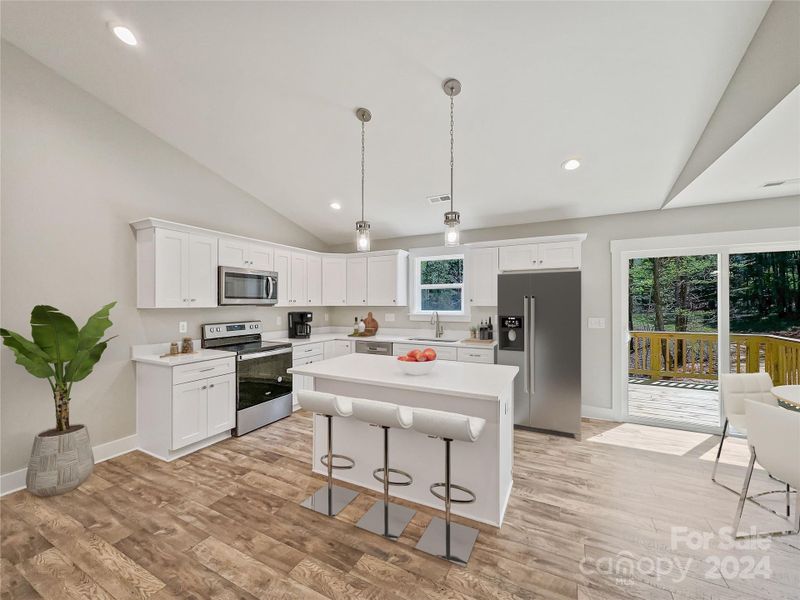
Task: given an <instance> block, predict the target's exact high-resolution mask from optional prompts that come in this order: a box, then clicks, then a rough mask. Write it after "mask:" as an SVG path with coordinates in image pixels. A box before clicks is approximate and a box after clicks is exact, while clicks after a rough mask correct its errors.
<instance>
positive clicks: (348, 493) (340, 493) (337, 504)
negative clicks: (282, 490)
mask: <svg viewBox="0 0 800 600" xmlns="http://www.w3.org/2000/svg"><path fill="white" fill-rule="evenodd" d="M325 417H326V418H327V419H328V454H327V455H326V456H322V457H320V460H319V461H320V462H321V463H322V464H323V465H325V466H326V467H328V485H326V486H325V487H321V488H319V489H318V490H317V491H316V492H314V494H313V495H311V496H309V497H308V498H306V499H305V500H303V501H302V502H301V503H300V506H302V507H304V508H310V509H311V510H313V511H315V512H318V513H321V514H323V515H327V516H329V517H332V516H334V515H337V514H339V512H341V510H342V509H343V508H344V507H345V506H347V505H348V504H350V502H352V501H353V499H354V498H355V497H356V496H358V492H355V491H353V490H351V489H349V488H345V487H341V486H338V485H333V470H334V469H352V468H353V467H354V466H355V464H356V463H355V461H354V460H353V459H352V458H350V457H349V456H343V455H342V454H334V453H333V418H332V417H331V415H325ZM334 458H339V459H342V460H344V461H347V463H348V464H344V465H335V464H333V459H334Z"/></svg>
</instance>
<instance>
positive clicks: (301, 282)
mask: <svg viewBox="0 0 800 600" xmlns="http://www.w3.org/2000/svg"><path fill="white" fill-rule="evenodd" d="M289 278H290V280H291V285H290V287H289V290H290V291H289V304H291V305H292V306H297V305H301V306H307V305H308V304H309V302H308V255H307V254H305V253H303V252H292V267H291V273H290V275H289Z"/></svg>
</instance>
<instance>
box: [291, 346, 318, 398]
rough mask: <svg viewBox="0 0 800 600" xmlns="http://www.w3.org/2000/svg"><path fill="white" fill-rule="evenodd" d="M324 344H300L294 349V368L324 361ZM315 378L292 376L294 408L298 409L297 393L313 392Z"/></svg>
mask: <svg viewBox="0 0 800 600" xmlns="http://www.w3.org/2000/svg"><path fill="white" fill-rule="evenodd" d="M323 352H324V344H323V343H313V344H298V345H296V346H294V347H293V348H292V366H293V367H298V366H300V365H307V364H309V363H313V362H317V361H320V360H323V359H324V358H325V357H324V353H323ZM313 389H314V378H313V377H308V376H307V375H292V406H293V407H297V392H299V391H301V390H313Z"/></svg>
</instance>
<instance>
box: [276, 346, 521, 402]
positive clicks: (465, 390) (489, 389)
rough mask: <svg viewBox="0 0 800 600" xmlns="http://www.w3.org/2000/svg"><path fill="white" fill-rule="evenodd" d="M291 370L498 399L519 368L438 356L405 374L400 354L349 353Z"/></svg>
mask: <svg viewBox="0 0 800 600" xmlns="http://www.w3.org/2000/svg"><path fill="white" fill-rule="evenodd" d="M289 372H290V373H292V374H295V373H296V374H298V375H307V376H310V377H316V378H321V379H330V380H334V381H344V382H349V383H361V384H367V385H375V386H381V387H390V388H396V389H403V390H419V391H422V392H427V393H429V394H443V395H448V396H459V397H462V398H475V399H480V400H495V401H497V400H499V398H500V397H501V395H502V394H503V392H504V391H505V390H506V389H507V388H508V385H509V384H510V383H511V381H513V379H514V377H515V376H516V375H517V373H518V372H519V369H518V368H517V367H514V366H510V365H493V364H492V365H490V364H479V363H465V362H455V361H447V360H438V361H436V365H435V366H434V368H433V370H432V371H431V372H430V373H428V374H426V375H406V374H405V373H403V371H401V370H400V365H399V364H398V360H397V357H394V356H375V355H372V354H346V355H344V356H338V357H336V358H332V359H329V360H323V361H320V362H315V363H310V364H307V365H300V366H297V367H292V368H291V369H289Z"/></svg>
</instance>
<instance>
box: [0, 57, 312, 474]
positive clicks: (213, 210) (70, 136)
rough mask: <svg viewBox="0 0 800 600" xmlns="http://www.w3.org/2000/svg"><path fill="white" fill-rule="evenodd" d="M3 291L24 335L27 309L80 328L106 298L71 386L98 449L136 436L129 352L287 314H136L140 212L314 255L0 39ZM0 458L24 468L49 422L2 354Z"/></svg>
mask: <svg viewBox="0 0 800 600" xmlns="http://www.w3.org/2000/svg"><path fill="white" fill-rule="evenodd" d="M2 117H3V127H2V149H3V153H2V189H1V191H2V231H1V232H0V233H1V234H2V247H1V248H0V251H1V253H2V254H1V256H2V263H1V264H0V267H1V268H2V294H1V295H0V301H1V306H0V308H1V310H0V323H2V325H3V327H6V328H8V329H12V330H15V331H19V332H21V333H24V334H26V335H30V326H29V324H28V321H29V315H30V310H31V308H32V307H33V306H34V305H35V304H52V305H54V306H56V307H58V308H60V309H62V310H63V311H64V312H66V313H67V314H69V315H70V316H72V317H73V318H74V319H75V320H76V321H77V322H78V323H79V325H80V324H82V323H83V322H84V320H85V319H86V318H87V317H88V316H89V315H90V314H91V313H92V312H94V311H95V310H96V309H97V308H99V307H100V306H102V305H103V304H105V303H106V302H109V301H111V300H117V301H118V302H119V304H118V305H117V307H116V308H115V309H114V311H113V312H112V315H111V319H112V321H113V322H114V326H113V328H112V329H111V331H110V333H112V334H116V335H118V336H119V337H117V338H116V339H115V340H114V341H112V342H111V344H110V346H109V348H108V350H107V351H106V353H105V355H104V356H103V359H102V362H101V363H100V364H99V365H98V366H97V367H96V369H95V372H94V373H92V375H91V376H90V377H89V378H88V379H86V380H85V381H83V382H80V383H78V384H76V385H75V387H74V389H73V400H72V404H71V412H72V421H73V422H74V423H85V424H86V425H87V426H88V427H89V432H90V434H91V437H92V442H93V443H94V444H101V443H104V442H108V441H111V440H115V439H119V438H122V437H125V436H128V435H131V434H133V433H134V432H135V394H134V372H133V366H132V364H131V362H130V347H131V345H133V344H142V343H156V342H163V341H167V340H174V339H178V336H179V334H178V320H187V321H188V322H189V327H190V329H189V332H190V333H192V334H193V335H194V336H196V337H199V334H200V329H199V325H200V324H201V323H203V322H208V321H213V320H227V319H230V320H235V319H238V318H261V319H264V322H265V323H266V325H267V328H268V329H281V330H283V327H277V326H276V325H275V321H276V319H275V317H276V316H278V315H281V316H282V317H283V324H284V326H285V323H286V318H285V313H286V310H284V309H275V308H257V307H250V308H235V307H230V308H225V309H206V310H203V309H196V310H151V311H147V310H137V309H136V307H135V304H136V279H135V277H134V276H133V273H135V269H136V262H135V240H134V235H133V232H132V231H131V229H130V228H129V226H128V222H129V221H132V220H135V219H139V218H142V217H147V216H154V217H160V218H165V219H170V220H175V221H180V222H186V223H190V224H193V225H199V226H202V227H210V228H214V229H220V230H223V231H227V232H231V233H237V234H242V235H249V236H253V237H258V238H261V239H268V240H271V241H275V242H283V243H287V244H292V245H298V246H302V247H305V248H310V249H323V248H324V247H323V244H322V243H321V242H320V241H319V240H318V239H317V238H315V237H313V236H312V235H311V234H309V233H308V232H306V231H305V230H303V229H301V228H300V227H298V226H297V225H296V224H294V223H292V222H291V221H288V220H287V219H285V218H283V217H281V216H280V215H278V214H277V213H276V212H274V211H272V210H270V209H269V208H267V207H266V206H265V205H264V204H263V203H261V202H259V201H258V200H257V199H255V198H253V197H252V196H249V195H248V194H246V193H244V192H243V191H241V190H239V189H238V188H236V187H234V186H233V185H231V184H230V183H228V182H227V181H225V180H223V179H221V178H220V177H218V176H216V175H214V174H213V173H212V172H210V171H209V170H207V169H205V168H204V167H202V166H201V165H199V164H198V163H196V162H194V161H192V160H191V159H189V158H188V157H187V156H186V155H184V154H182V153H181V152H179V151H177V150H176V149H174V148H173V147H171V146H169V145H167V144H166V143H164V142H163V141H161V140H160V139H158V138H156V137H155V136H153V135H152V134H150V133H149V132H147V131H146V130H144V129H143V128H141V127H139V126H138V125H136V124H134V123H133V122H131V121H130V120H128V119H126V118H125V117H123V116H122V115H120V114H119V113H117V112H115V111H114V110H112V109H111V108H110V107H108V106H107V105H105V104H103V103H101V102H99V101H98V100H96V99H95V98H93V97H92V96H90V95H88V94H87V93H85V92H83V91H82V90H80V89H78V88H77V87H75V86H74V85H72V84H71V83H69V82H67V81H66V80H64V79H63V78H61V77H59V76H58V75H57V74H55V73H54V72H53V71H51V70H49V69H47V68H46V67H44V66H43V65H42V64H40V63H39V62H37V61H35V60H34V59H32V58H31V57H30V56H28V55H26V54H24V53H23V52H21V51H20V50H19V49H17V48H16V47H14V46H12V45H10V44H8V43H6V42H4V43H3V45H2ZM0 354H2V364H1V365H0V366H1V368H2V384H1V387H0V393H1V394H2V403H1V404H0V410H1V411H2V430H1V433H2V448H0V450H1V451H2V452H1V453H2V463H1V464H0V470H1V471H2V473H8V472H10V471H14V470H17V469H20V468H22V467H24V466H26V463H27V458H28V455H29V453H30V449H31V443H32V436H33V435H34V434H35V433H37V432H38V431H42V430H45V429H49V428H51V427H54V423H55V420H54V409H53V403H52V399H51V398H52V396H51V394H50V388H49V387H48V385H47V382H46V381H44V380H40V379H34V378H33V377H31V376H30V375H29V374H28V373H27V372H26V371H25V370H24V369H23V368H22V367H20V366H18V365H16V364H14V359H13V355H12V354H11V352H10V351H8V350H7V349H3V350H2V352H1V353H0Z"/></svg>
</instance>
